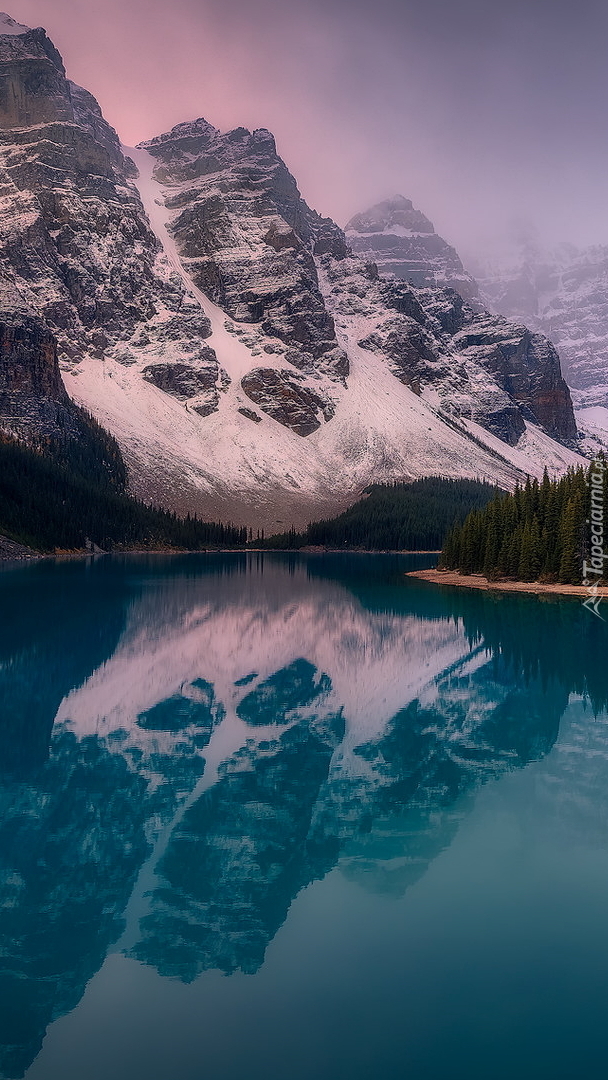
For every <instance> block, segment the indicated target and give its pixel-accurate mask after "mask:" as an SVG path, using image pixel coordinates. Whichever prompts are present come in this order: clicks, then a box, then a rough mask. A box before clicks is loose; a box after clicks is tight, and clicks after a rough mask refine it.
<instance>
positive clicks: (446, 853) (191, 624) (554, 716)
mask: <svg viewBox="0 0 608 1080" xmlns="http://www.w3.org/2000/svg"><path fill="white" fill-rule="evenodd" d="M432 564H433V558H432V557H425V556H409V557H406V556H393V555H377V556H365V555H345V554H344V555H335V556H331V555H327V556H319V555H309V556H304V555H287V554H286V555H278V554H276V555H273V554H264V555H261V554H256V553H247V554H231V555H222V554H217V555H211V554H210V555H200V556H174V557H164V556H149V557H143V556H142V557H139V556H128V557H112V558H110V557H102V558H99V559H96V560H93V561H88V562H87V561H73V562H63V563H62V562H57V563H54V562H41V563H38V564H35V565H30V566H15V567H12V568H9V567H5V568H4V569H3V570H2V571H1V572H0V612H1V616H2V617H1V620H0V1076H1V1077H3V1078H5V1080H18V1078H21V1077H24V1076H25V1077H27V1078H28V1080H85V1078H86V1080H110V1078H111V1080H313V1078H314V1080H347V1078H348V1080H406V1078H407V1080H515V1078H517V1080H545V1078H546V1080H562V1078H563V1080H571V1078H573V1080H574V1078H584V1080H588V1078H595V1077H604V1076H605V1075H606V1068H607V1067H606V1061H607V1060H608V1025H607V1022H606V1017H607V1015H608V714H607V712H606V705H607V701H608V663H607V659H606V657H607V646H608V624H606V623H604V622H602V621H601V620H600V619H598V618H596V617H594V616H593V614H592V613H590V612H589V611H586V610H584V609H583V607H582V604H581V602H580V601H579V600H578V599H577V598H556V597H549V598H546V597H543V598H537V597H535V596H532V595H525V594H519V595H517V594H505V595H503V596H500V595H496V594H491V593H481V592H480V593H477V592H475V591H472V590H465V589H450V588H447V587H445V588H440V587H436V586H434V585H431V584H428V583H426V582H420V581H417V580H416V579H411V578H410V579H408V578H406V577H405V576H404V575H405V571H406V570H407V569H411V568H414V567H423V566H429V565H432ZM606 607H607V609H608V604H606ZM600 610H601V609H600Z"/></svg>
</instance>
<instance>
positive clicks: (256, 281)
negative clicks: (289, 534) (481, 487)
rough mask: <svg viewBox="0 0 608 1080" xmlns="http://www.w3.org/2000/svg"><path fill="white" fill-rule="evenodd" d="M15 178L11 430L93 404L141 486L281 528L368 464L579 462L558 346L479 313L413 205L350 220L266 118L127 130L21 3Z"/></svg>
mask: <svg viewBox="0 0 608 1080" xmlns="http://www.w3.org/2000/svg"><path fill="white" fill-rule="evenodd" d="M0 185H1V189H0V255H1V263H0V428H2V429H3V430H5V431H7V432H10V433H13V434H15V433H16V434H17V435H19V436H20V437H22V438H26V439H28V440H30V441H31V440H33V441H36V442H37V443H38V444H40V443H41V442H44V440H45V439H49V438H51V439H57V438H63V439H70V438H73V437H80V436H78V433H77V432H76V430H75V429H76V427H78V423H80V421H78V423H77V420H76V417H78V416H80V414H77V413H76V412H75V411H74V405H73V404H72V403H77V404H79V405H81V406H84V407H85V408H86V410H88V411H89V412H90V413H91V414H92V415H93V416H94V417H95V419H96V420H97V421H98V422H100V423H101V424H102V425H103V426H104V427H106V428H107V429H108V430H109V432H111V434H112V435H113V436H114V437H115V438H116V439H117V441H118V444H119V446H120V449H121V452H122V454H123V457H124V460H125V462H126V465H127V469H128V474H129V485H130V489H131V490H132V491H133V492H134V493H135V494H137V495H138V496H140V497H142V498H144V499H147V500H150V501H154V502H158V503H160V504H163V505H165V506H167V507H169V508H170V509H174V510H177V511H180V512H186V511H196V512H198V513H199V514H203V515H204V516H206V517H210V518H214V519H217V518H224V519H231V520H232V521H234V522H235V523H236V524H249V525H252V526H253V527H254V528H255V527H256V526H257V527H260V526H261V527H265V528H266V529H273V530H275V531H276V530H280V529H281V528H284V527H289V526H290V525H292V524H293V525H295V526H296V527H301V526H302V525H304V524H305V523H306V522H307V521H308V520H310V519H312V518H319V517H321V516H324V515H326V514H330V513H334V512H337V511H339V510H342V509H344V508H345V507H347V506H348V505H350V504H351V503H352V502H353V501H354V499H355V498H356V497H357V495H358V494H359V493H360V492H361V490H362V489H363V488H364V487H365V486H366V485H368V484H369V483H371V482H374V481H386V480H391V479H399V480H408V479H414V478H417V477H420V476H425V475H431V474H442V475H446V476H450V477H469V478H477V477H482V478H485V479H488V480H491V481H492V482H495V483H498V484H501V485H503V486H505V487H510V486H513V484H514V483H515V482H516V480H517V479H521V478H523V477H524V476H525V475H526V474H527V473H530V474H533V475H541V474H542V471H543V468H544V467H545V466H547V467H548V468H549V469H550V471H552V472H556V471H557V472H560V471H563V470H564V469H565V468H567V467H568V466H569V465H571V464H574V463H575V462H577V461H578V460H579V457H578V453H577V451H578V449H579V444H578V442H577V430H576V424H575V419H574V413H573V408H572V402H571V398H570V393H569V390H568V387H567V386H566V383H565V382H564V379H563V378H562V375H561V370H560V361H559V357H558V354H557V352H556V349H555V348H554V347H553V345H552V344H551V343H550V342H549V341H548V340H547V338H546V337H545V336H543V334H542V333H541V332H539V328H538V327H537V325H536V324H535V323H534V321H533V320H532V325H531V328H530V329H528V328H527V327H526V325H525V321H520V318H519V317H518V319H517V321H516V322H510V321H508V320H506V319H505V318H503V317H502V316H500V315H490V314H488V312H487V311H485V310H483V308H482V306H481V303H480V301H479V300H478V299H477V295H476V294H477V287H476V283H475V281H474V280H473V279H472V278H471V276H470V275H469V274H467V273H466V271H465V270H464V268H463V267H462V263H461V262H460V259H459V258H458V255H457V254H456V252H455V251H454V249H453V248H451V247H450V246H449V245H448V244H446V242H445V241H443V240H442V239H441V237H439V236H437V234H436V233H435V232H434V230H433V227H432V225H431V224H430V222H429V221H428V220H427V219H426V218H425V217H424V215H422V214H421V213H420V212H419V211H416V210H415V209H414V208H413V207H412V204H411V203H410V202H409V201H408V200H406V199H403V198H401V197H399V198H397V199H393V200H389V202H387V203H384V204H380V205H379V206H378V207H374V208H373V209H372V210H370V211H368V212H367V213H365V214H361V215H358V216H357V217H355V218H353V219H352V220H351V222H350V223H349V225H348V228H347V232H346V234H345V233H344V232H343V231H342V230H341V229H340V228H339V227H338V226H337V225H336V224H335V223H334V222H333V221H332V220H330V219H329V218H324V217H321V216H320V215H319V214H318V213H316V212H315V211H314V210H312V209H311V208H310V207H308V206H307V204H306V203H305V202H304V200H303V199H302V197H301V195H300V193H299V191H298V187H297V184H296V181H295V179H294V178H293V176H292V175H291V174H290V172H289V170H288V169H287V166H286V165H285V163H284V162H283V161H282V159H281V158H280V157H279V156H278V154H277V151H276V147H275V142H274V139H273V136H272V135H271V134H270V133H269V132H268V131H265V130H258V131H254V132H249V131H248V130H246V129H245V128H237V129H236V130H234V131H230V132H227V133H225V134H222V133H220V132H219V131H218V130H217V129H215V128H214V127H212V126H211V125H210V124H209V123H207V122H206V121H205V120H202V119H199V120H195V121H192V122H188V123H184V124H180V125H178V126H177V127H175V128H174V129H173V130H172V131H170V132H168V133H166V134H164V135H160V136H159V137H158V138H155V139H152V140H151V141H150V142H148V143H146V144H145V145H141V146H140V147H139V148H135V149H127V148H124V147H122V146H121V145H120V142H119V139H118V136H117V134H116V132H115V131H114V130H113V129H112V128H111V127H110V126H109V125H108V123H107V122H106V121H105V119H104V117H103V115H102V113H101V110H100V108H99V105H98V104H97V102H96V101H95V99H94V98H93V97H92V96H91V95H90V94H89V93H88V92H87V91H86V90H83V89H82V88H80V87H78V86H76V85H75V84H74V83H72V82H70V81H69V80H68V79H67V77H66V73H65V70H64V67H63V63H62V60H61V57H60V55H59V53H58V51H57V49H56V48H55V46H54V45H53V44H52V42H51V41H49V39H48V37H47V36H46V33H45V31H44V30H42V29H36V30H29V29H27V28H25V27H21V26H19V25H17V24H15V23H14V22H13V20H11V19H10V18H9V17H8V16H0ZM59 372H61V379H60V377H59ZM72 429H74V430H72Z"/></svg>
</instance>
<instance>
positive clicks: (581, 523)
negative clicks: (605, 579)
mask: <svg viewBox="0 0 608 1080" xmlns="http://www.w3.org/2000/svg"><path fill="white" fill-rule="evenodd" d="M601 462H602V464H601V465H600V467H599V469H598V468H597V467H596V466H595V465H591V466H590V467H589V468H588V469H584V468H582V467H581V468H578V469H570V470H569V472H568V473H566V475H565V476H562V477H561V478H560V479H559V480H550V479H549V476H548V474H547V471H546V469H545V473H544V476H543V479H542V481H541V483H539V482H538V480H536V479H534V480H530V478H529V477H528V479H527V480H526V483H525V486H523V487H522V486H519V485H518V486H517V487H516V489H515V491H514V492H513V493H509V494H497V495H496V496H495V497H494V498H493V499H492V500H491V502H489V503H488V505H487V506H486V507H485V508H484V509H482V510H474V511H472V512H471V513H470V514H469V515H468V517H467V518H466V520H465V522H464V524H462V525H460V524H457V525H456V526H454V528H453V529H451V531H450V532H449V534H448V536H447V538H446V541H445V544H444V547H443V550H442V553H441V558H440V561H439V566H440V567H442V568H444V569H447V570H459V571H460V572H461V573H462V574H473V573H481V574H484V575H485V576H486V577H487V578H489V579H490V580H497V579H500V578H507V579H512V580H516V581H540V582H547V583H551V582H559V583H561V584H569V585H570V584H571V585H580V584H581V582H582V580H583V561H584V560H586V559H588V558H589V555H590V551H591V520H592V516H593V515H592V506H591V491H592V484H591V477H592V475H594V476H596V477H598V476H599V477H601V481H600V492H601V494H600V497H599V498H598V497H597V496H596V497H595V501H594V510H593V513H594V514H595V515H596V516H597V515H598V514H599V516H600V518H603V512H604V510H603V508H604V507H605V506H606V496H607V494H608V469H607V468H606V467H605V466H607V465H608V463H606V462H605V461H604V459H603V458H602V459H601ZM600 504H601V510H598V507H600ZM607 530H608V523H607ZM593 580H596V576H595V575H594V576H593ZM597 580H600V578H599V577H598V578H597Z"/></svg>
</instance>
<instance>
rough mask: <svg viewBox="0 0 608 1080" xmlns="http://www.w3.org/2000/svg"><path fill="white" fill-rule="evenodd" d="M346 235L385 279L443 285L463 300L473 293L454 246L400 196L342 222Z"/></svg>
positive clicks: (475, 293) (474, 286) (475, 286)
mask: <svg viewBox="0 0 608 1080" xmlns="http://www.w3.org/2000/svg"><path fill="white" fill-rule="evenodd" d="M346 238H347V241H348V243H349V245H350V247H351V248H352V250H353V251H354V252H355V253H356V254H358V255H360V256H361V257H362V258H363V259H366V260H368V261H369V262H373V263H375V264H376V266H377V267H378V269H379V270H380V272H381V273H382V274H383V275H384V276H386V277H389V278H391V277H394V278H400V279H402V280H404V281H409V282H411V284H412V285H418V286H431V287H433V286H439V287H442V286H448V287H450V288H452V289H455V290H456V292H458V293H460V295H461V296H464V297H466V298H467V299H472V298H473V297H476V296H477V293H478V289H477V283H476V281H475V280H474V279H473V278H472V277H471V275H470V274H468V273H467V272H466V270H465V268H464V266H463V265H462V263H461V261H460V258H459V256H458V253H457V252H456V250H455V248H453V247H451V246H450V245H449V244H448V243H446V241H445V240H444V239H443V237H441V236H438V235H437V233H436V232H435V229H434V227H433V225H432V223H431V222H430V221H429V219H428V218H427V217H425V215H424V214H423V213H421V211H420V210H416V208H415V207H414V206H413V205H412V203H411V201H410V200H409V199H406V198H404V197H403V195H395V196H394V198H392V199H387V200H386V201H385V202H381V203H377V204H376V205H375V206H372V207H371V208H370V209H369V210H366V211H364V212H363V213H361V214H355V216H354V217H352V218H351V219H350V221H349V222H348V224H347V226H346Z"/></svg>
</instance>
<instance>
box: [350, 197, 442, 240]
mask: <svg viewBox="0 0 608 1080" xmlns="http://www.w3.org/2000/svg"><path fill="white" fill-rule="evenodd" d="M395 229H404V230H406V231H407V232H408V233H410V234H412V233H422V234H424V235H426V234H428V233H434V232H435V229H434V226H433V224H432V222H430V221H429V219H428V218H427V217H426V216H425V215H424V214H423V213H422V212H421V211H420V210H417V209H416V207H415V206H414V204H413V203H412V201H411V199H406V198H405V195H393V197H392V198H391V199H384V200H383V202H379V203H376V204H375V205H374V206H371V207H370V208H369V210H364V211H363V213H361V214H355V216H354V217H352V218H351V219H350V221H349V222H348V224H347V226H346V232H347V233H350V232H352V233H354V232H359V233H376V232H394V231H395Z"/></svg>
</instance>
